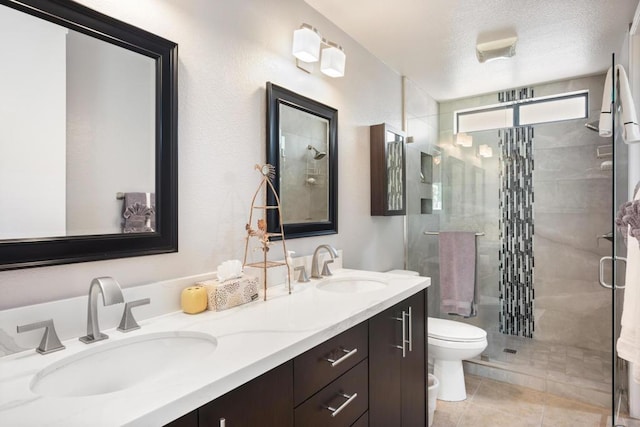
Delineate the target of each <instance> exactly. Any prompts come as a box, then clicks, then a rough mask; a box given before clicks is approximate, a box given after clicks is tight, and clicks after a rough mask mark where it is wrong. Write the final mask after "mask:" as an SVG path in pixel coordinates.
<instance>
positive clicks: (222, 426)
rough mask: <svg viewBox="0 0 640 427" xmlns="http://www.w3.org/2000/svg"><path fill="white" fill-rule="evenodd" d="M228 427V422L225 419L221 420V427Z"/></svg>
mask: <svg viewBox="0 0 640 427" xmlns="http://www.w3.org/2000/svg"><path fill="white" fill-rule="evenodd" d="M226 425H227V420H226V419H225V418H220V427H225V426H226Z"/></svg>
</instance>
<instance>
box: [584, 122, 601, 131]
mask: <svg viewBox="0 0 640 427" xmlns="http://www.w3.org/2000/svg"><path fill="white" fill-rule="evenodd" d="M584 127H586V128H587V129H589V130H592V131H594V132H600V129H599V128H600V123H599V122H598V121H595V122H591V123H585V124H584Z"/></svg>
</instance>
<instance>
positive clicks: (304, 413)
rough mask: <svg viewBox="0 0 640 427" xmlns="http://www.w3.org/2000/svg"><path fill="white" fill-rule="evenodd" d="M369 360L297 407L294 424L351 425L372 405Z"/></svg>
mask: <svg viewBox="0 0 640 427" xmlns="http://www.w3.org/2000/svg"><path fill="white" fill-rule="evenodd" d="M368 370H369V364H368V362H367V360H366V359H365V360H363V361H362V362H360V363H359V364H358V365H356V366H355V367H354V368H353V369H351V370H350V371H349V372H347V373H345V374H344V375H342V376H341V377H339V378H338V379H336V380H335V381H333V382H332V383H331V384H329V385H328V386H326V387H325V388H323V389H322V390H320V391H319V392H318V393H316V394H314V395H313V396H312V397H311V398H310V399H308V400H307V401H306V402H304V403H303V404H302V405H300V406H298V407H297V408H296V409H295V416H294V419H295V425H296V426H300V427H314V426H318V427H338V426H340V427H342V426H345V427H346V426H350V425H351V424H353V423H354V422H355V421H356V420H358V418H359V417H360V416H361V415H362V414H364V413H365V412H366V411H367V407H368V405H369V392H368V388H369V385H368V375H367V374H368Z"/></svg>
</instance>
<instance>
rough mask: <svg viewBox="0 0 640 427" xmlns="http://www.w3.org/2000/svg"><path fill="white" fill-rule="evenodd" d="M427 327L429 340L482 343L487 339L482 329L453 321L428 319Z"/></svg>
mask: <svg viewBox="0 0 640 427" xmlns="http://www.w3.org/2000/svg"><path fill="white" fill-rule="evenodd" d="M427 325H428V326H427V328H428V330H429V336H430V337H431V338H436V339H441V340H445V341H457V342H474V341H482V340H484V339H486V338H487V333H486V331H485V330H484V329H481V328H478V327H477V326H473V325H468V324H466V323H462V322H456V321H453V320H447V319H438V318H435V317H429V318H427Z"/></svg>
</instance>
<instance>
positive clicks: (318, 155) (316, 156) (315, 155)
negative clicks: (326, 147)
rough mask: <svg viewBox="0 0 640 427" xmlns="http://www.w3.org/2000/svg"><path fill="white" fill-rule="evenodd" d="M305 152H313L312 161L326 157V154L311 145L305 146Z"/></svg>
mask: <svg viewBox="0 0 640 427" xmlns="http://www.w3.org/2000/svg"><path fill="white" fill-rule="evenodd" d="M307 150H312V151H313V158H314V160H320V159H321V158H323V157H324V156H326V155H327V153H326V152H324V151H318V149H317V148H315V147H314V146H313V145H307Z"/></svg>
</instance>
